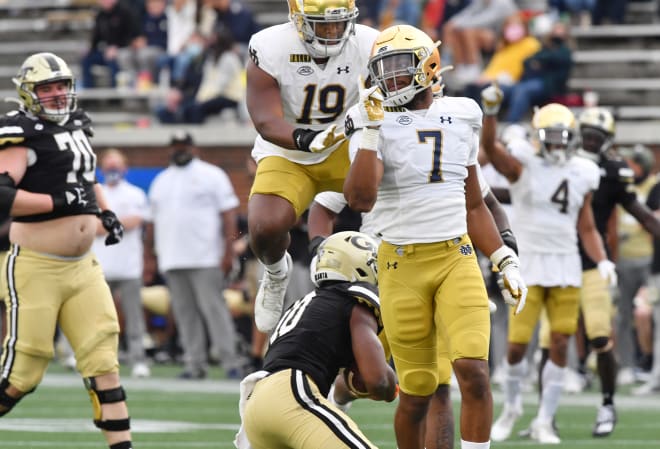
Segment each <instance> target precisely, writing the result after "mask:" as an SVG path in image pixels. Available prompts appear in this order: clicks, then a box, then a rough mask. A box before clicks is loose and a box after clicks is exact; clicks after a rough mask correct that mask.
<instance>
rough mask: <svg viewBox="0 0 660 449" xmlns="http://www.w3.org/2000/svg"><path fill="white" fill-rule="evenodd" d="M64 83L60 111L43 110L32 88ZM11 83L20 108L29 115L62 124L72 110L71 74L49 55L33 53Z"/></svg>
mask: <svg viewBox="0 0 660 449" xmlns="http://www.w3.org/2000/svg"><path fill="white" fill-rule="evenodd" d="M63 80H64V81H66V82H68V84H69V93H68V94H67V98H66V101H65V102H64V105H63V106H62V107H58V108H56V109H53V108H47V107H46V106H44V105H43V104H42V103H41V100H39V97H38V96H37V94H36V92H35V88H36V87H37V86H39V85H41V84H47V83H53V82H56V81H63ZM12 81H13V82H14V84H15V85H16V90H17V92H18V96H19V98H20V101H21V106H22V107H23V108H24V109H25V110H26V111H29V112H31V113H32V114H34V115H36V116H38V117H41V118H43V119H44V120H49V121H51V122H57V123H64V122H66V121H67V120H68V118H69V114H71V113H72V112H73V111H75V109H76V94H75V87H74V86H75V84H74V78H73V73H72V72H71V69H70V68H69V66H68V65H67V63H66V62H64V60H63V59H62V58H60V57H59V56H57V55H55V54H53V53H36V54H34V55H32V56H30V57H28V58H27V59H26V60H25V61H24V62H23V64H22V65H21V68H20V69H19V70H18V73H17V74H16V76H15V77H14V78H12Z"/></svg>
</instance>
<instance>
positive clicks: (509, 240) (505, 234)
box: [500, 229, 518, 256]
mask: <svg viewBox="0 0 660 449" xmlns="http://www.w3.org/2000/svg"><path fill="white" fill-rule="evenodd" d="M500 236H501V237H502V241H503V242H504V244H505V245H506V246H508V247H509V248H511V249H512V250H513V252H514V253H516V256H517V255H518V242H516V236H515V235H513V232H512V231H511V229H505V230H504V231H502V232H500Z"/></svg>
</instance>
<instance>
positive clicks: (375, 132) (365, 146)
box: [358, 128, 380, 151]
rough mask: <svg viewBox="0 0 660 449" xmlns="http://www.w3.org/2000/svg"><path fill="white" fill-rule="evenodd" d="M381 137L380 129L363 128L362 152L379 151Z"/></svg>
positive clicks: (360, 145)
mask: <svg viewBox="0 0 660 449" xmlns="http://www.w3.org/2000/svg"><path fill="white" fill-rule="evenodd" d="M379 137H380V128H363V129H362V136H360V144H359V145H358V148H359V149H360V150H369V151H378V138H379Z"/></svg>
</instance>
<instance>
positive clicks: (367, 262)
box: [311, 231, 378, 287]
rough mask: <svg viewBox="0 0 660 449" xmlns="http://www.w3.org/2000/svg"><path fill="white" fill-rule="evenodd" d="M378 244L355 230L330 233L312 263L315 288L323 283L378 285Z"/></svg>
mask: <svg viewBox="0 0 660 449" xmlns="http://www.w3.org/2000/svg"><path fill="white" fill-rule="evenodd" d="M377 249H378V244H377V243H376V242H375V241H374V240H373V239H372V238H371V237H369V236H368V235H366V234H364V233H361V232H356V231H344V232H338V233H336V234H332V235H331V236H330V237H328V238H327V239H325V240H324V241H323V242H322V243H321V244H320V245H319V248H318V250H317V254H316V255H315V256H314V260H313V261H312V264H311V276H312V281H313V282H314V285H316V286H317V287H319V286H321V284H323V283H324V282H325V281H345V282H357V281H362V282H368V283H370V284H372V285H377V284H378V268H377V266H376V262H377V257H378V256H377Z"/></svg>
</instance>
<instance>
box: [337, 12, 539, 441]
mask: <svg viewBox="0 0 660 449" xmlns="http://www.w3.org/2000/svg"><path fill="white" fill-rule="evenodd" d="M438 45H439V44H438V43H436V44H434V43H433V41H432V40H431V39H430V38H429V37H428V36H427V35H426V34H425V33H423V32H422V31H420V30H419V29H417V28H415V27H412V26H409V25H398V26H394V27H390V28H388V29H386V30H384V31H383V32H381V33H380V34H379V35H378V37H377V38H376V43H375V44H374V47H373V50H372V56H371V58H370V60H369V66H368V67H369V72H370V79H371V83H372V84H373V86H372V87H370V88H364V89H361V93H360V101H359V103H358V104H357V105H355V106H353V107H352V108H351V109H349V112H348V114H347V118H346V133H347V134H348V135H350V154H351V159H352V164H351V168H350V170H349V174H348V176H347V178H346V182H345V184H344V195H345V196H346V199H347V200H348V205H349V206H350V207H351V208H352V209H354V210H357V211H361V212H366V211H371V212H370V214H371V219H372V223H373V226H374V229H373V231H374V232H375V235H377V236H379V237H381V239H382V242H381V244H380V246H379V249H378V288H379V291H380V296H381V308H382V314H383V324H384V326H385V329H386V331H387V340H388V342H389V345H390V349H391V352H392V357H393V360H394V364H395V366H396V369H397V375H398V377H399V385H400V387H401V393H400V398H399V404H398V406H397V409H396V412H395V417H394V428H395V433H396V440H397V446H398V448H399V449H422V448H423V447H424V427H425V416H426V411H427V408H428V406H429V404H430V402H431V398H432V396H433V394H434V393H435V391H436V389H437V387H438V385H439V383H440V381H441V379H440V375H441V373H440V367H439V363H438V362H439V360H441V359H444V358H448V359H449V360H451V362H452V368H453V369H454V372H455V374H456V378H457V380H458V383H459V387H460V390H461V412H460V433H461V448H462V449H487V448H489V447H490V441H489V438H490V431H489V428H490V424H491V421H492V414H493V412H492V405H493V404H492V396H491V391H490V381H489V376H488V361H487V359H488V348H489V339H490V312H489V307H488V296H487V293H486V288H485V286H484V281H483V277H482V274H481V270H480V268H479V265H478V262H477V257H476V253H475V251H474V250H473V247H472V241H474V244H475V245H476V246H477V247H478V248H479V249H480V250H481V251H482V252H483V253H484V254H486V255H487V256H489V257H490V259H491V260H492V262H493V264H494V265H495V266H497V267H498V268H499V269H500V272H501V273H502V275H503V276H504V280H505V283H506V285H507V286H508V288H509V289H510V292H511V294H512V296H513V297H515V298H516V299H518V301H519V303H518V304H517V307H515V308H514V310H515V312H517V313H520V312H521V310H523V306H524V304H525V296H526V293H527V291H526V290H527V289H526V287H525V283H524V281H523V279H522V278H521V277H520V272H519V263H518V257H517V256H516V254H515V253H514V252H513V250H511V249H510V248H508V247H507V246H505V245H504V243H503V241H502V239H501V237H500V234H499V232H498V230H497V227H496V226H495V223H494V221H493V217H492V215H491V214H490V212H489V210H488V208H487V207H486V205H485V203H484V202H483V199H482V194H481V189H480V186H479V181H478V179H477V153H478V151H479V135H480V132H481V121H482V113H481V110H480V109H479V106H478V105H477V104H476V103H475V102H474V101H472V100H470V99H468V98H463V97H442V96H440V97H438V98H434V96H433V91H432V88H431V86H432V84H433V82H434V80H435V79H436V78H437V77H439V75H440V73H441V67H440V55H439V51H438ZM383 104H384V105H385V108H384V107H383ZM468 232H469V236H468ZM445 341H447V342H448V345H447V344H445V343H444V342H445Z"/></svg>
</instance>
